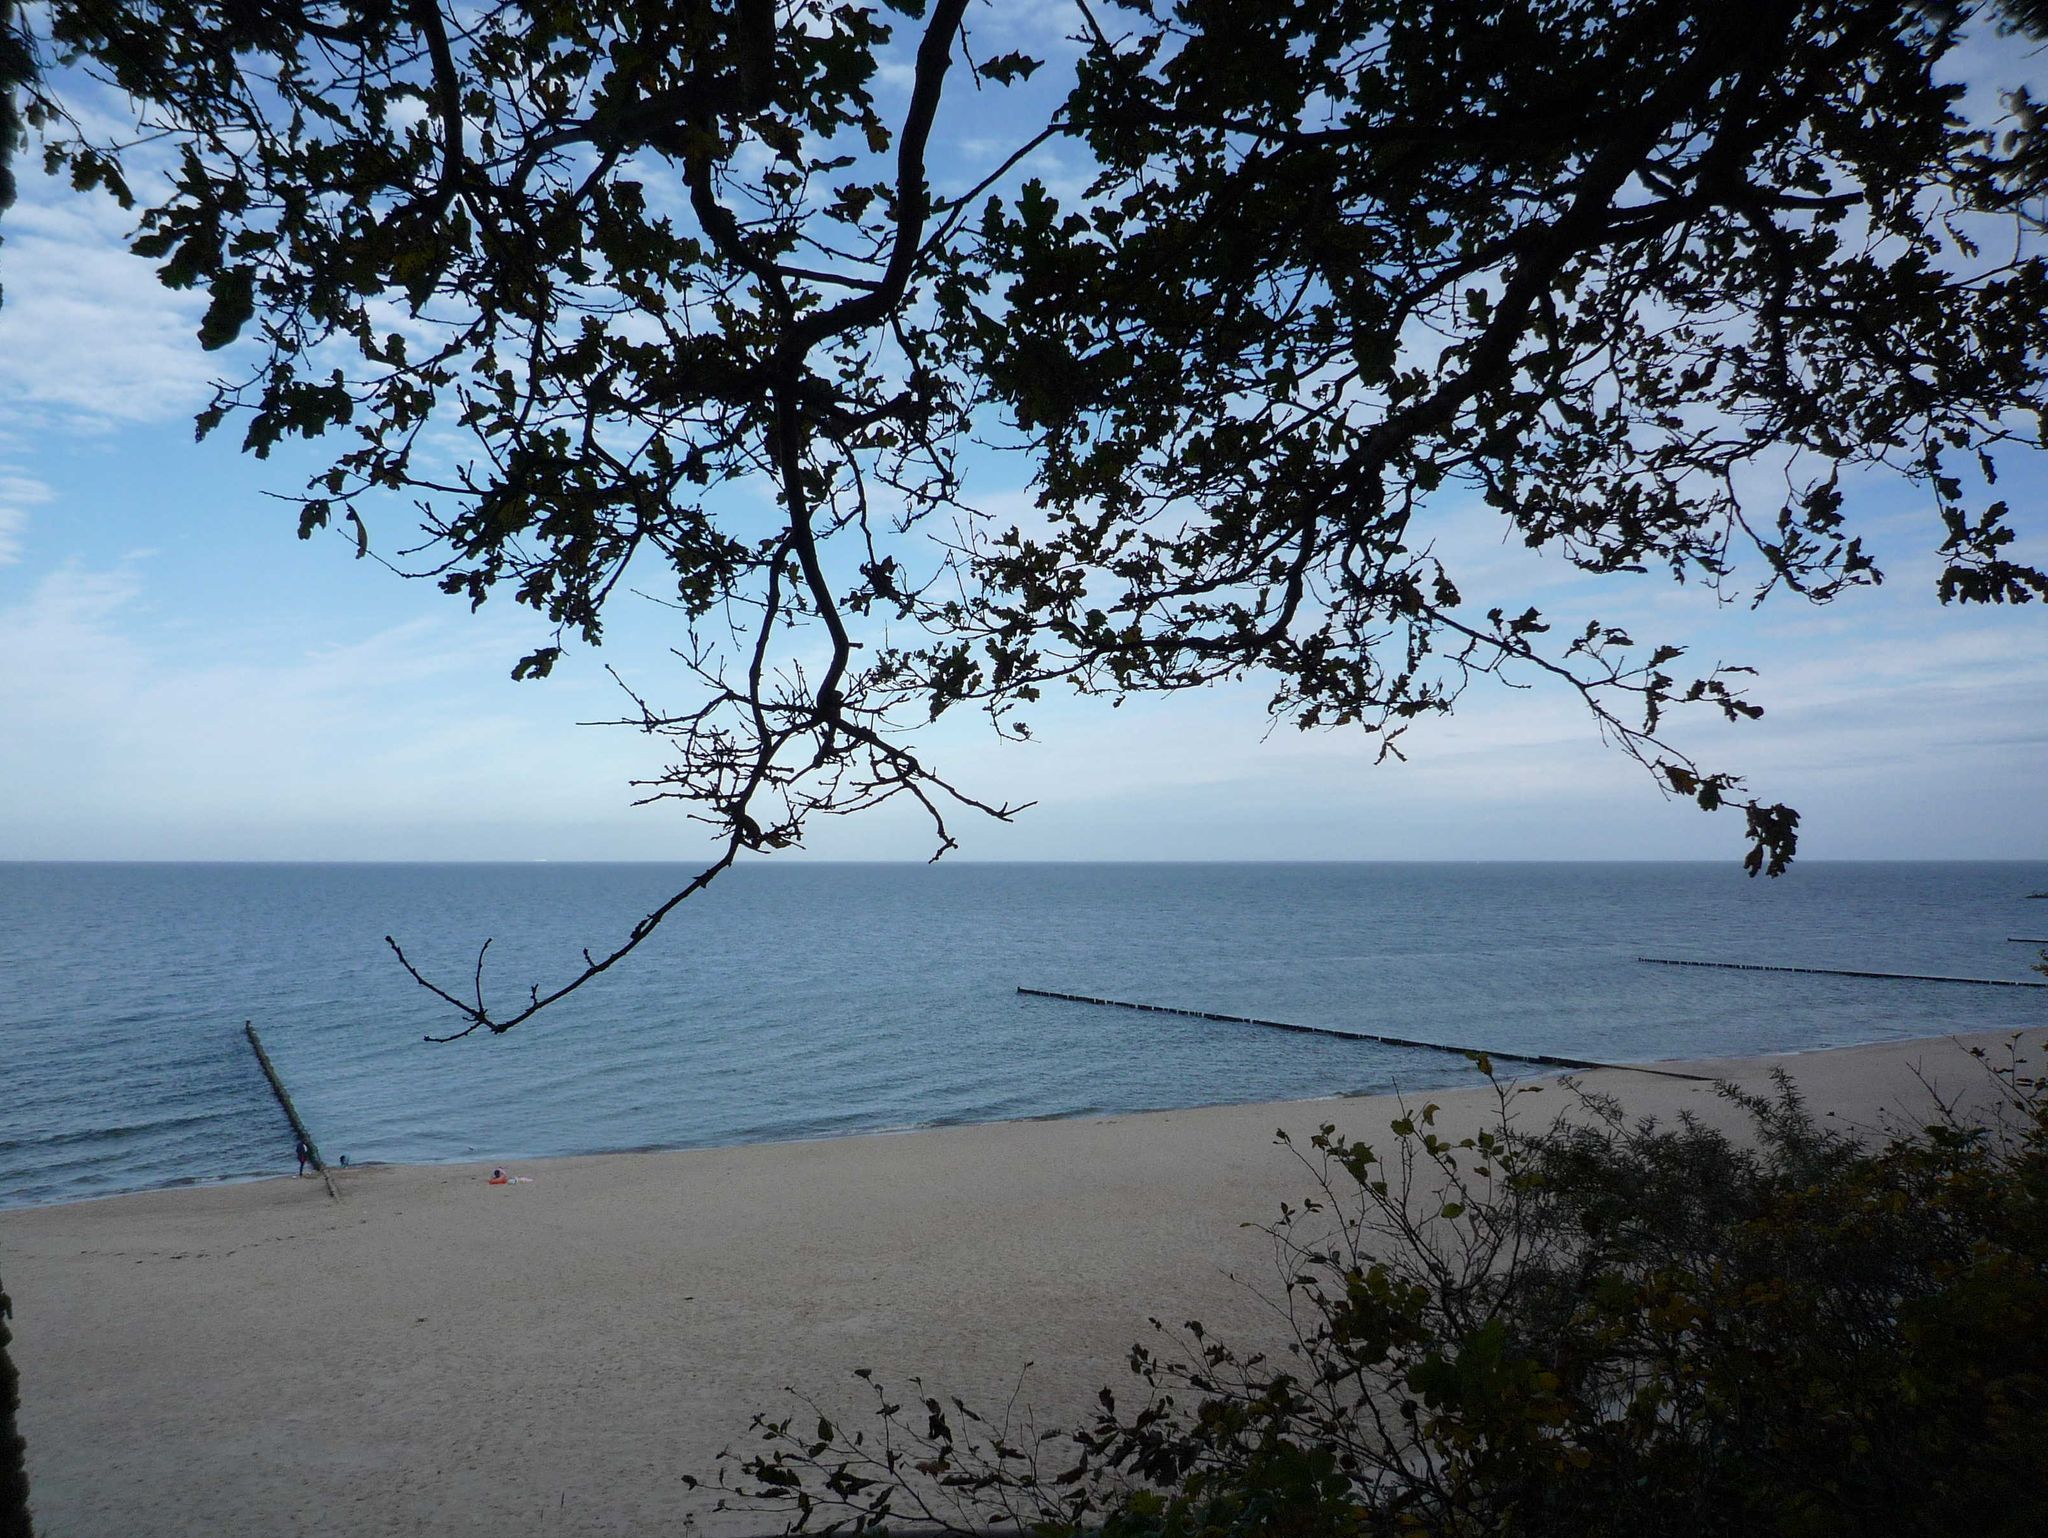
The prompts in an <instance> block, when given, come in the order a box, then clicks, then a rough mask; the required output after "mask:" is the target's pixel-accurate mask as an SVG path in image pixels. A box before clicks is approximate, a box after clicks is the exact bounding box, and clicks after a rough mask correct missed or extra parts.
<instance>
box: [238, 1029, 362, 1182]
mask: <svg viewBox="0 0 2048 1538" xmlns="http://www.w3.org/2000/svg"><path fill="white" fill-rule="evenodd" d="M242 1034H243V1035H244V1036H247V1037H248V1038H249V1045H250V1046H251V1047H253V1048H255V1050H256V1061H257V1062H258V1063H259V1064H261V1065H262V1068H263V1077H264V1078H266V1079H268V1080H269V1081H270V1092H271V1093H272V1094H274V1095H276V1096H277V1103H278V1104H279V1105H281V1106H283V1107H284V1116H285V1120H286V1121H288V1122H290V1123H291V1124H292V1132H293V1133H294V1134H295V1135H296V1136H297V1138H298V1140H299V1141H300V1142H301V1143H304V1144H305V1145H306V1158H307V1161H308V1162H309V1163H311V1164H312V1166H313V1168H314V1169H316V1170H318V1171H319V1172H320V1178H321V1179H322V1180H324V1181H326V1182H327V1194H328V1195H329V1196H331V1197H333V1198H334V1199H335V1200H336V1201H340V1200H341V1192H340V1191H338V1190H336V1189H335V1185H334V1177H333V1176H332V1175H330V1174H329V1173H328V1172H327V1161H326V1160H324V1159H322V1158H321V1157H320V1145H319V1144H318V1143H316V1142H314V1141H313V1134H312V1133H311V1132H309V1131H307V1130H306V1123H305V1122H304V1120H303V1119H301V1117H300V1116H299V1108H298V1107H297V1106H295V1105H293V1104H292V1096H291V1091H290V1090H288V1089H286V1088H285V1087H284V1080H283V1079H282V1078H280V1077H278V1072H277V1065H276V1064H274V1063H272V1062H271V1061H270V1054H269V1053H268V1052H265V1051H264V1050H263V1038H262V1037H261V1036H258V1035H257V1034H256V1027H255V1026H254V1025H253V1024H251V1023H250V1022H249V1021H247V1020H244V1021H243V1022H242Z"/></svg>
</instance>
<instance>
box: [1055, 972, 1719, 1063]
mask: <svg viewBox="0 0 2048 1538" xmlns="http://www.w3.org/2000/svg"><path fill="white" fill-rule="evenodd" d="M1017 991H1018V992H1019V993H1021V994H1025V995H1027V996H1028V997H1031V998H1034V999H1060V1000H1062V1001H1064V1002H1065V1003H1068V1004H1099V1005H1101V1006H1103V1007H1104V1008H1107V1009H1137V1010H1143V1011H1145V1012H1146V1013H1147V1014H1154V1015H1183V1016H1186V1017H1187V1018H1189V1019H1192V1020H1219V1021H1221V1022H1223V1023H1224V1024H1226V1025H1259V1026H1264V1027H1265V1028H1266V1029H1267V1030H1269V1031H1293V1032H1295V1033H1296V1034H1298V1035H1302V1036H1335V1037H1337V1038H1338V1039H1339V1040H1340V1041H1371V1042H1377V1043H1378V1044H1379V1045H1381V1046H1383V1047H1412V1048H1415V1049H1416V1050H1418V1051H1423V1052H1451V1053H1455V1054H1457V1055H1458V1056H1459V1057H1464V1058H1480V1057H1499V1058H1505V1059H1507V1060H1508V1061H1509V1062H1514V1063H1541V1064H1543V1065H1544V1066H1545V1067H1548V1068H1587V1069H1592V1068H1610V1069H1614V1070H1617V1071H1619V1072H1624V1073H1654V1074H1656V1075H1658V1076H1659V1077H1660V1078H1666V1079H1694V1080H1697V1081H1698V1082H1700V1083H1702V1084H1706V1083H1711V1082H1712V1080H1711V1079H1709V1078H1708V1077H1707V1076H1706V1075H1704V1074H1697V1073H1679V1072H1678V1071H1677V1070H1676V1069H1671V1068H1651V1067H1648V1066H1646V1065H1644V1064H1642V1063H1596V1062H1593V1061H1591V1060H1590V1059H1588V1058H1583V1057H1557V1056H1554V1055H1552V1054H1550V1053H1547V1052H1504V1051H1500V1050H1497V1049H1496V1048H1493V1047H1456V1046H1451V1045H1450V1044H1448V1043H1446V1042H1441V1041H1416V1040H1414V1039H1412V1038H1411V1037H1407V1036H1385V1035H1382V1034H1380V1033H1379V1032H1377V1031H1342V1030H1338V1029H1337V1028H1335V1027H1334V1026H1328V1025H1296V1024H1295V1023H1294V1022H1292V1021H1290V1020H1261V1019H1259V1018H1257V1017H1256V1016H1253V1015H1223V1014H1218V1013H1217V1012H1216V1011H1214V1010H1210V1009H1181V1008H1178V1007H1177V1006H1175V1005H1172V1004H1133V1003H1131V1002H1130V1001H1129V1000H1128V999H1098V998H1096V997H1094V996H1093V995H1092V994H1086V993H1057V992H1055V991H1053V990H1052V989H1050V988H1025V987H1022V986H1020V987H1019V988H1018V989H1017Z"/></svg>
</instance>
